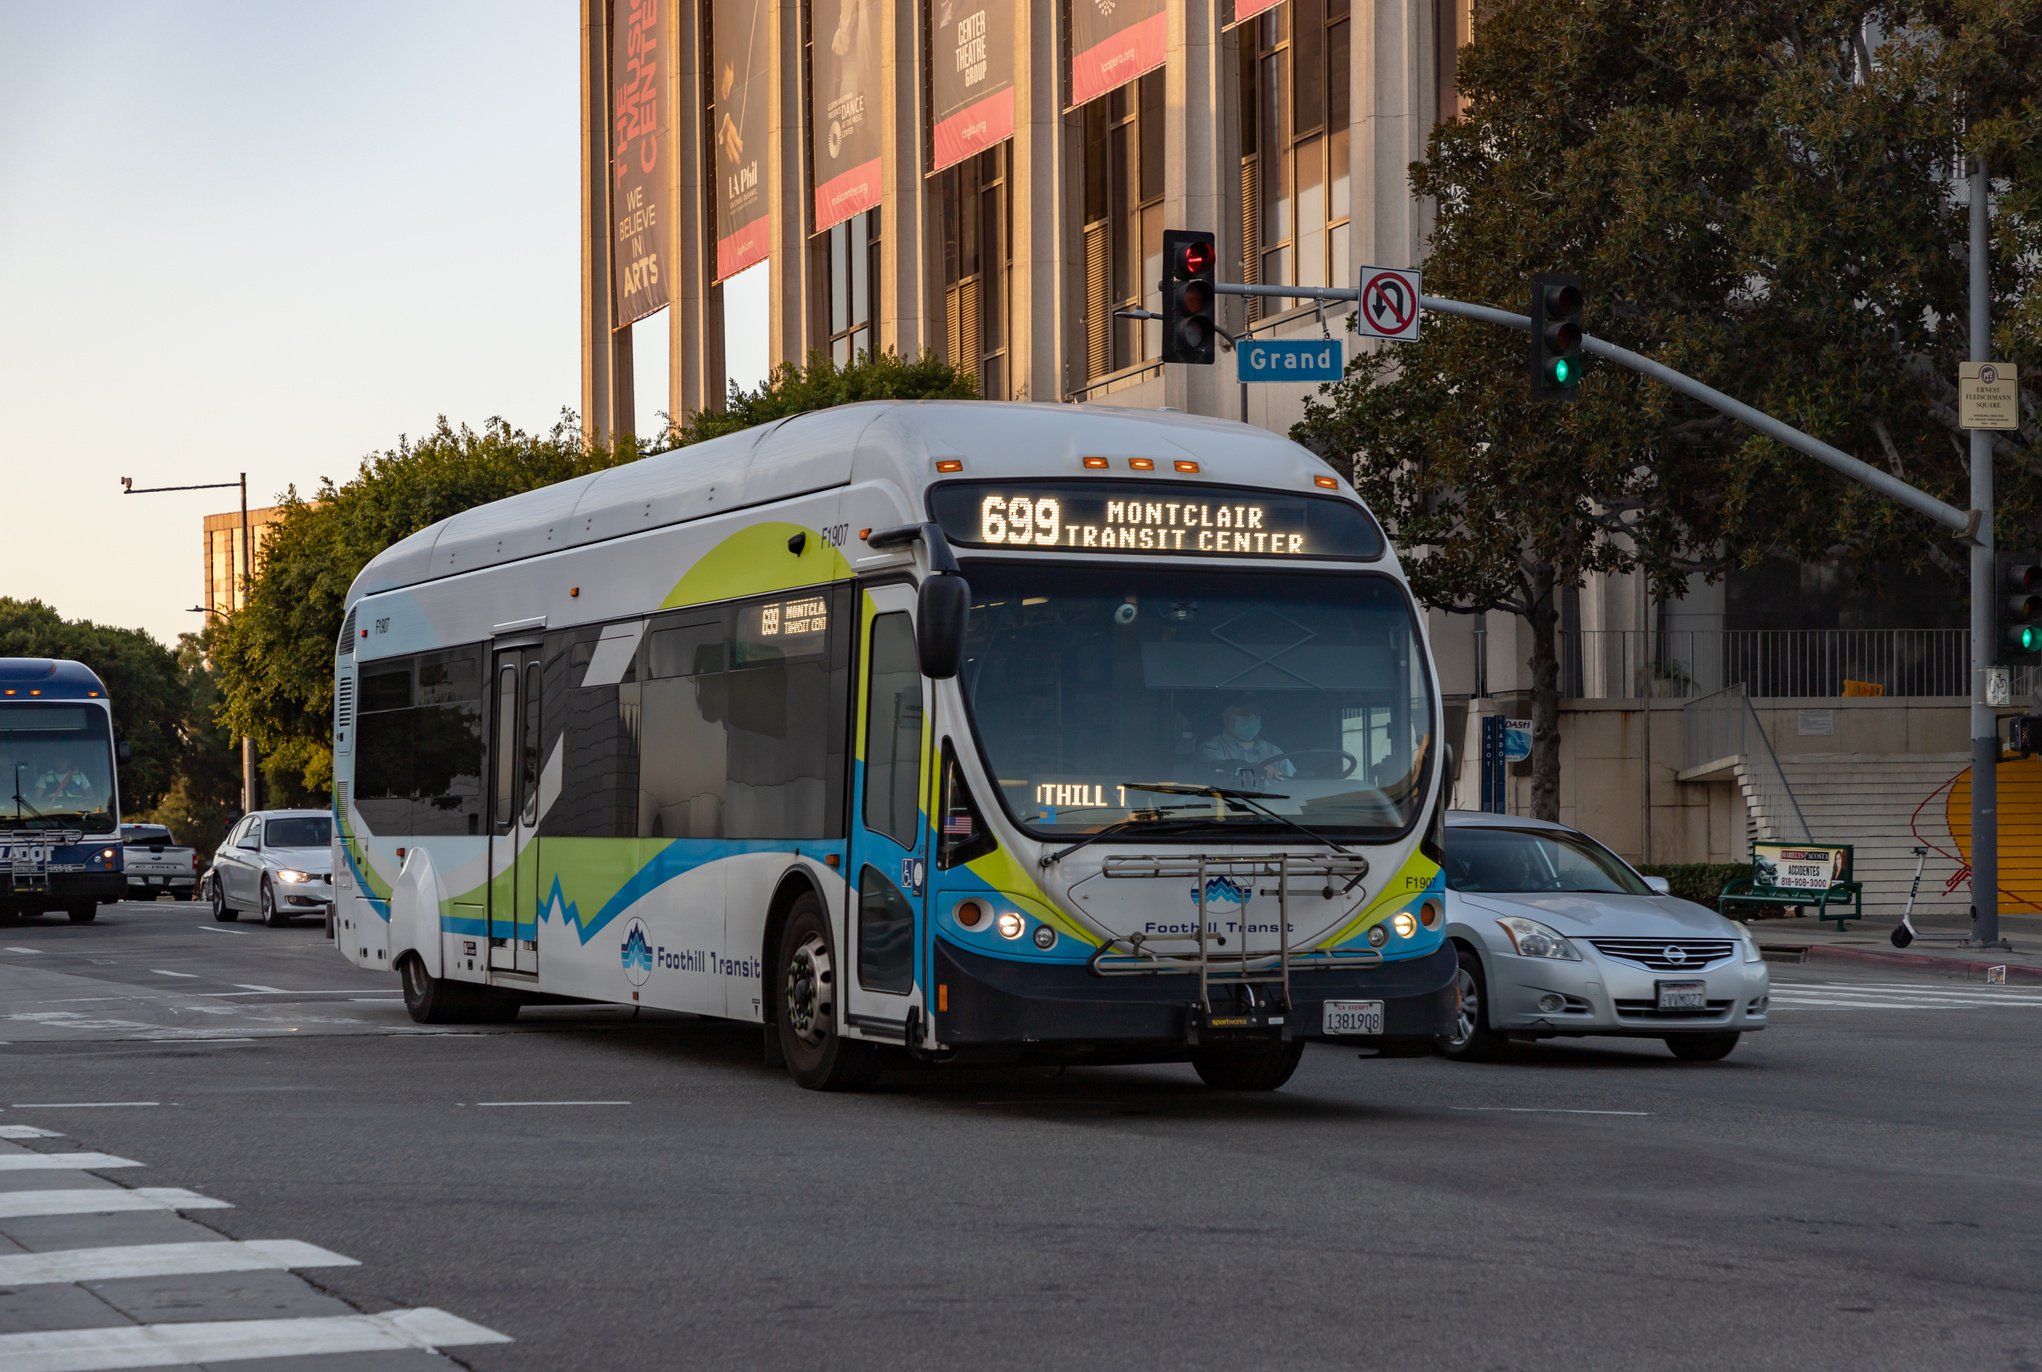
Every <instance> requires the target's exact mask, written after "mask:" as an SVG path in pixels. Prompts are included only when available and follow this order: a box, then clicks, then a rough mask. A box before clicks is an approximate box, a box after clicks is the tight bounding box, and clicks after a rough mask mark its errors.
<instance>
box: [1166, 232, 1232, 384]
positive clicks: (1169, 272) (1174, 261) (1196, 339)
mask: <svg viewBox="0 0 2042 1372" xmlns="http://www.w3.org/2000/svg"><path fill="white" fill-rule="evenodd" d="M1218 266H1219V249H1218V248H1217V247H1216V246H1215V244H1214V242H1213V236H1212V235H1211V234H1209V233H1200V232H1197V231H1195V230H1190V229H1165V230H1163V280H1162V289H1163V360H1164V361H1165V362H1189V363H1192V364H1194V365H1196V366H1201V367H1209V366H1211V365H1212V361H1213V350H1214V346H1215V344H1216V343H1217V341H1218V338H1219V322H1218V321H1217V320H1216V319H1214V318H1213V307H1214V306H1215V305H1216V304H1217V303H1218V300H1219V295H1218V292H1216V291H1215V290H1214V289H1213V279H1214V278H1213V273H1214V271H1215V270H1216V269H1217V268H1218Z"/></svg>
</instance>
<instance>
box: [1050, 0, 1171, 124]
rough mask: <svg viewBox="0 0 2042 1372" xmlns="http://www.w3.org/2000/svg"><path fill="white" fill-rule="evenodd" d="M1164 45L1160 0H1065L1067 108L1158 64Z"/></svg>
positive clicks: (1166, 30) (1165, 22)
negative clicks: (1068, 1)
mask: <svg viewBox="0 0 2042 1372" xmlns="http://www.w3.org/2000/svg"><path fill="white" fill-rule="evenodd" d="M1169 41H1170V16H1169V15H1168V14H1167V13H1166V12H1165V11H1164V8H1163V0H1071V104H1073V105H1082V104H1084V103H1085V102H1086V101H1088V100H1096V99H1098V98H1099V97H1100V96H1102V95H1104V94H1106V93H1107V92H1108V91H1110V90H1113V89H1115V88H1117V87H1120V86H1124V85H1126V84H1127V83H1128V82H1130V81H1132V80H1134V79H1135V78H1136V77H1137V76H1140V75H1142V74H1143V73H1144V72H1151V71H1154V70H1155V69H1156V68H1157V67H1160V66H1162V65H1163V58H1164V54H1165V47H1166V45H1167V44H1168V43H1169Z"/></svg>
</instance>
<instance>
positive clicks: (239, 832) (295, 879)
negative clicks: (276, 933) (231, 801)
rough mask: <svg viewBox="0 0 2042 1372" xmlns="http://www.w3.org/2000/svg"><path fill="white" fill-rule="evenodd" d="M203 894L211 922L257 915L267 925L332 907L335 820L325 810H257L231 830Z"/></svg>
mask: <svg viewBox="0 0 2042 1372" xmlns="http://www.w3.org/2000/svg"><path fill="white" fill-rule="evenodd" d="M203 894H204V895H205V896H206V897H207V898H208V899H210V900H211V901H212V903H213V918H214V919H217V920H221V921H231V920H237V919H239V918H241V913H242V911H244V910H253V911H255V912H257V913H258V914H260V915H261V916H262V922H263V923H264V924H268V925H279V924H288V923H289V922H290V921H291V920H292V919H295V918H298V917H300V916H303V917H308V918H314V919H321V920H323V919H325V918H326V912H327V911H328V910H330V909H332V908H333V816H332V815H330V814H328V813H327V812H326V811H324V810H257V811H255V812H254V813H253V814H250V815H247V816H244V817H243V818H242V820H241V822H240V823H238V824H236V825H235V826H234V827H233V828H232V829H231V830H229V831H228V833H227V837H226V839H225V840H224V841H222V842H221V844H220V848H219V851H218V852H216V853H214V854H213V866H212V869H211V870H210V871H208V872H207V873H206V876H205V890H204V892H203Z"/></svg>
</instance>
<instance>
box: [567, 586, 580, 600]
mask: <svg viewBox="0 0 2042 1372" xmlns="http://www.w3.org/2000/svg"><path fill="white" fill-rule="evenodd" d="M580 597H581V587H579V586H569V587H568V588H567V598H568V599H569V600H577V599H579V598H580Z"/></svg>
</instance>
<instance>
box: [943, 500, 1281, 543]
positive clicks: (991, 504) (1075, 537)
mask: <svg viewBox="0 0 2042 1372" xmlns="http://www.w3.org/2000/svg"><path fill="white" fill-rule="evenodd" d="M1268 522H1269V521H1268V511H1267V510H1266V509H1264V507H1262V506H1261V505H1257V504H1250V503H1234V502H1228V501H1211V500H1160V501H1158V500H1147V501H1144V500H1109V501H1107V502H1106V503H1105V507H1104V509H1103V511H1102V513H1101V517H1100V518H1098V519H1096V520H1083V521H1073V520H1069V519H1066V518H1065V517H1064V509H1063V503H1062V502H1061V501H1059V500H1057V499H1055V498H1053V497H1050V496H1032V497H1031V496H1006V495H989V496H986V497H985V498H984V499H983V500H982V501H981V502H980V503H979V537H978V541H979V542H981V543H988V544H992V545H995V546H1002V547H1037V548H1097V549H1100V550H1115V551H1117V550H1120V549H1137V550H1148V551H1155V552H1200V553H1263V554H1301V553H1303V552H1304V551H1305V536H1304V535H1303V534H1302V533H1292V532H1289V531H1286V530H1278V529H1270V528H1268V527H1267V524H1268Z"/></svg>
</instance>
